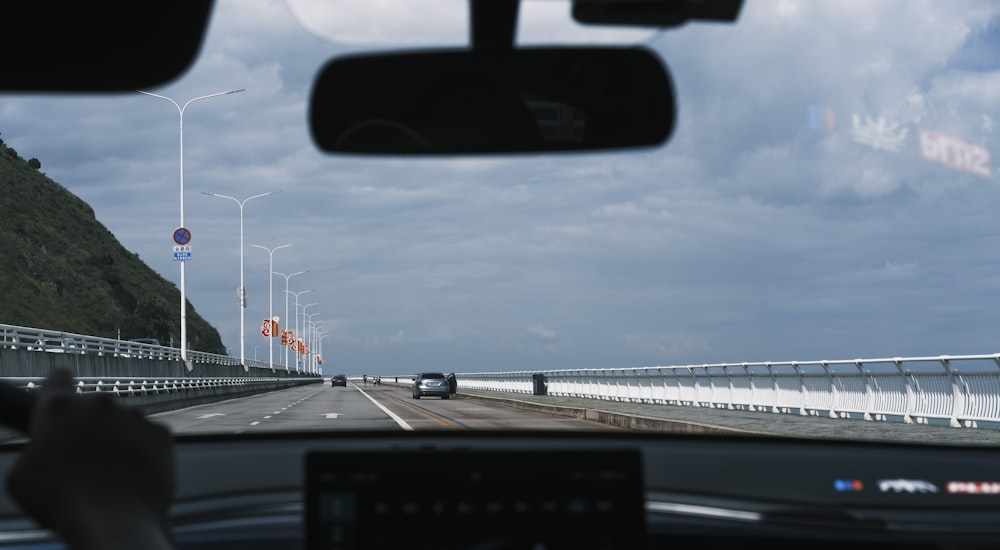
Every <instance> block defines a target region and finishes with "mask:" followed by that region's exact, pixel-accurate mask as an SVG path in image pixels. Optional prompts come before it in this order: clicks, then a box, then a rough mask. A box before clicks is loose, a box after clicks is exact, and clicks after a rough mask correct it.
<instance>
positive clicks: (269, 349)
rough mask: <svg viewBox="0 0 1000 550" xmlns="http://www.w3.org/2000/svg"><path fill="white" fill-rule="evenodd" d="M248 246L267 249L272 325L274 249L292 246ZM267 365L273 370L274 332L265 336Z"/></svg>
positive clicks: (268, 303)
mask: <svg viewBox="0 0 1000 550" xmlns="http://www.w3.org/2000/svg"><path fill="white" fill-rule="evenodd" d="M250 246H252V247H255V248H262V249H264V250H266V251H267V258H268V260H267V321H268V323H269V326H270V327H273V325H271V324H270V323H272V322H273V321H274V251H275V250H278V249H279V248H288V247H289V246H292V245H290V244H283V245H281V246H276V247H274V248H268V247H266V246H261V245H259V244H251V245H250ZM267 353H268V358H267V366H268V367H270V368H271V370H272V371H273V370H274V334H271V335H270V336H268V338H267Z"/></svg>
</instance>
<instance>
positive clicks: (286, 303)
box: [274, 269, 309, 372]
mask: <svg viewBox="0 0 1000 550" xmlns="http://www.w3.org/2000/svg"><path fill="white" fill-rule="evenodd" d="M303 273H309V270H308V269H307V270H305V271H296V272H295V273H289V274H288V275H285V274H284V273H280V272H278V271H275V272H274V274H275V275H281V276H282V277H284V278H285V322H286V323H287V322H288V280H289V279H291V278H292V277H294V276H296V275H302V274H303ZM282 347H283V348H285V372H288V370H289V368H288V345H287V342H286V345H284V346H282Z"/></svg>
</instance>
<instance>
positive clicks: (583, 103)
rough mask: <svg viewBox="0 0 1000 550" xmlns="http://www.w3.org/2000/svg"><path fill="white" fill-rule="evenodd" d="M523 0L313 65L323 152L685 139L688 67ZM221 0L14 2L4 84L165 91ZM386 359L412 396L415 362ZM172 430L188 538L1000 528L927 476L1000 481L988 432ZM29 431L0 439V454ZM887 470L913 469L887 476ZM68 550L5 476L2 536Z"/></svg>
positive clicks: (240, 540) (704, 4) (176, 533)
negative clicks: (549, 27)
mask: <svg viewBox="0 0 1000 550" xmlns="http://www.w3.org/2000/svg"><path fill="white" fill-rule="evenodd" d="M524 1H525V2H529V1H532V0H524ZM755 1H756V2H761V1H763V2H770V1H771V0H746V2H743V1H741V0H575V1H573V2H572V14H571V15H572V17H573V18H575V19H577V20H578V21H579V22H581V23H585V24H586V25H590V26H593V27H594V28H600V27H602V26H617V27H631V28H648V29H652V30H654V31H661V32H670V29H673V28H678V27H683V26H686V25H716V26H718V27H719V28H720V30H722V31H724V30H725V29H726V28H728V27H732V26H738V25H740V13H741V10H744V9H746V8H747V6H746V5H744V4H750V3H751V2H755ZM778 1H779V0H774V2H778ZM521 4H522V2H521V1H519V0H469V6H470V9H469V15H470V18H469V21H468V28H469V37H470V38H469V44H468V46H467V47H455V48H435V49H412V50H405V51H397V50H390V51H385V50H384V49H373V50H372V51H370V52H361V53H358V52H354V53H350V54H347V55H334V56H333V57H331V58H330V59H329V60H328V61H327V62H326V63H325V64H324V65H322V66H320V67H316V76H315V78H314V80H313V87H312V89H311V91H310V93H309V99H308V105H307V106H306V107H305V108H306V110H307V116H306V124H307V126H308V131H309V133H310V136H309V137H310V139H311V140H312V142H313V144H314V146H315V149H316V150H315V154H316V155H317V156H320V155H323V156H334V157H337V156H361V157H365V158H367V159H378V158H379V157H383V156H384V157H386V158H387V159H391V162H407V161H414V162H419V161H420V159H422V158H427V157H442V156H470V157H474V156H485V157H487V158H491V159H501V158H506V156H519V155H528V156H544V155H584V154H601V153H602V152H606V151H621V150H630V149H634V150H637V151H638V150H642V151H655V150H657V149H658V148H663V147H666V148H669V147H670V146H671V144H672V143H673V142H675V141H678V140H684V139H685V136H684V134H683V131H684V128H685V126H684V124H682V121H683V120H684V117H685V113H684V111H683V109H682V108H681V106H680V105H681V102H680V101H679V100H678V97H677V89H678V86H677V83H676V82H675V81H674V77H673V76H672V74H671V72H670V71H669V70H668V68H667V64H666V63H665V62H664V61H663V60H662V59H661V58H660V56H659V55H658V54H656V53H655V52H652V51H651V50H650V49H647V48H646V47H644V46H642V45H638V46H637V45H635V44H631V43H622V44H603V45H600V46H596V47H592V46H590V45H588V46H571V45H558V46H556V47H534V46H525V47H521V46H518V45H517V44H516V41H515V39H514V36H515V32H516V28H517V25H518V20H519V13H520V12H519V7H520V6H521ZM913 5H914V6H917V5H918V4H917V3H913ZM214 7H215V2H213V1H212V0H197V1H192V2H183V3H175V2H169V3H168V2H153V3H148V2H142V3H131V2H113V3H107V2H92V1H79V2H74V3H70V4H67V3H61V2H47V1H36V2H26V3H19V4H18V5H17V6H16V7H13V6H9V7H7V8H6V9H7V11H8V12H11V11H13V12H14V13H15V15H16V17H7V18H5V20H4V21H3V22H2V23H0V28H2V29H3V33H2V36H3V37H4V38H5V39H6V42H7V43H8V45H9V47H12V46H11V45H13V47H14V48H16V50H15V51H9V53H8V55H7V56H6V57H5V61H4V63H3V65H4V68H3V70H0V92H2V93H4V94H10V93H18V94H23V93H44V94H54V95H56V96H67V95H74V94H95V93H113V92H132V91H134V90H138V89H155V87H156V86H158V85H162V84H164V83H167V82H170V81H173V80H174V79H176V78H179V77H181V76H182V75H183V74H184V72H185V70H186V69H187V68H188V67H189V66H190V65H191V64H192V63H194V62H195V60H196V59H197V58H198V55H199V51H200V48H201V45H202V41H203V39H204V35H205V33H206V32H207V29H208V27H209V21H210V19H211V17H212V13H213V9H214ZM724 36H725V33H724V32H720V34H719V37H720V38H721V37H724ZM994 53H996V52H995V51H994ZM761 74H762V75H764V74H767V71H766V70H765V69H764V68H762V69H761ZM762 78H764V77H763V76H762ZM733 93H734V94H736V95H737V96H738V95H740V94H741V93H742V92H740V91H739V90H734V92H733ZM747 95H748V96H749V95H750V94H749V92H747ZM0 103H2V100H0ZM749 108H751V109H752V108H753V107H752V106H750V107H749ZM5 137H6V136H5ZM387 162H388V160H387ZM333 368H335V369H336V371H334V372H343V371H345V370H346V371H347V372H351V371H350V370H347V369H349V367H346V366H341V365H337V366H334V367H333ZM448 370H451V369H448ZM396 372H398V373H399V374H400V376H401V378H399V380H400V381H401V382H400V383H399V384H400V387H402V388H404V391H406V392H409V391H410V384H411V377H412V376H413V375H410V374H409V373H411V372H416V369H415V368H408V367H406V366H403V367H400V368H398V369H397V370H396ZM446 372H447V371H446ZM331 376H333V375H332V374H330V373H328V374H327V375H326V377H325V378H323V377H320V378H319V379H318V380H317V382H318V383H320V384H323V385H324V386H326V391H327V392H335V393H336V394H337V395H345V394H346V393H347V392H350V391H355V388H357V386H359V385H360V386H362V388H365V389H366V388H369V387H371V386H370V384H371V378H369V377H368V376H367V375H366V377H365V380H364V383H362V380H361V375H360V373H358V374H357V375H355V374H349V375H348V382H347V383H346V384H345V386H344V387H343V388H337V389H334V388H332V384H331ZM450 376H453V375H450ZM391 378H392V377H390V376H383V377H382V380H383V381H384V382H383V384H386V382H385V381H389V382H391V380H390V379H391ZM444 383H445V386H444V387H445V390H444V391H443V393H442V394H441V396H442V401H441V402H442V403H455V402H462V397H463V396H462V393H463V392H462V386H461V384H462V379H461V374H459V376H458V392H457V393H458V395H453V394H454V393H455V391H454V389H453V388H449V386H451V384H450V383H449V380H447V379H446V380H444ZM412 391H413V392H414V393H413V397H414V398H418V397H419V395H418V394H417V393H415V392H416V390H412ZM450 397H454V399H451V400H449V398H450ZM446 400H447V401H446ZM411 401H412V402H413V403H414V404H416V403H417V401H416V399H413V400H411ZM437 401H438V400H437V399H436V398H435V399H424V400H420V401H419V404H427V403H428V402H430V403H436V402H437ZM32 406H33V397H32V396H31V395H29V394H27V393H25V392H23V391H22V390H20V389H17V388H13V387H11V386H10V385H8V384H6V383H4V384H0V422H2V423H3V424H4V425H5V426H6V427H8V428H11V429H16V430H20V431H21V432H25V431H26V429H27V426H28V425H29V422H30V415H31V407H32ZM595 407H598V406H597V405H595ZM748 414H766V413H748ZM845 422H859V423H866V422H865V421H861V420H855V421H845ZM174 441H175V449H176V453H177V493H176V498H175V505H174V506H173V507H172V509H171V513H170V518H169V528H170V533H171V536H172V537H173V540H174V543H175V544H176V546H177V548H184V549H192V550H194V549H204V550H208V549H223V548H241V549H256V548H261V549H263V548H310V549H320V548H442V549H443V548H467V549H500V548H524V549H542V548H544V549H553V548H609V549H610V548H704V547H713V548H714V547H720V548H721V547H726V546H744V545H752V546H757V547H762V548H763V547H767V548H802V547H810V548H847V547H853V548H886V547H906V548H940V549H945V548H970V549H971V548H987V547H990V548H992V547H1000V542H998V541H1000V538H998V536H1000V491H983V492H980V494H955V493H950V492H945V491H943V490H939V488H943V487H946V486H947V485H948V484H949V483H951V482H955V481H956V480H974V481H976V482H983V483H992V484H993V485H992V486H1000V474H998V473H997V471H998V468H997V466H998V465H1000V449H998V448H994V447H991V446H988V445H977V444H968V445H965V444H962V445H955V444H952V445H943V444H936V443H930V442H919V441H918V442H911V443H890V442H870V441H868V442H861V441H853V440H850V439H849V438H844V439H839V440H834V439H826V438H819V437H811V436H809V435H808V434H805V435H804V436H803V437H801V438H788V437H772V436H768V435H740V436H731V435H712V434H698V433H653V432H648V431H639V430H623V431H615V432H611V431H594V432H586V433H581V432H578V431H559V430H549V431H542V432H539V431H532V430H521V429H503V430H481V431H479V430H472V431H470V430H426V431H422V430H413V431H408V430H382V429H371V430H352V431H324V430H309V431H301V432H296V431H291V432H289V431H262V432H249V431H248V432H244V433H210V434H199V433H187V434H186V433H178V434H176V435H175V436H174ZM23 445H24V441H15V442H11V443H7V444H5V445H3V446H0V471H2V472H7V471H8V470H9V469H10V467H11V465H12V464H13V462H14V461H15V460H16V459H17V457H18V456H19V454H20V452H21V451H22V449H23ZM886 480H903V482H901V483H896V484H895V485H893V484H891V483H890V484H888V485H884V487H888V489H886V488H883V489H882V490H877V489H876V488H877V487H880V484H881V483H883V482H885V481H886ZM913 480H918V481H920V480H922V481H926V482H928V483H929V484H930V485H928V486H921V485H919V484H913V483H909V482H910V481H913ZM107 482H108V483H128V480H124V479H109V480H107ZM907 483H909V484H907ZM861 486H864V487H866V488H868V489H869V490H866V491H861V490H859V488H860V487H861ZM928 487H930V489H928ZM986 493H988V494H986ZM123 521H127V519H126V518H123ZM61 547H62V546H61V543H60V541H59V539H58V537H57V536H55V535H54V534H53V533H51V532H49V531H47V530H45V529H43V528H40V527H39V526H38V525H37V524H35V523H34V522H33V521H32V519H31V518H30V517H28V516H27V515H25V514H24V512H23V511H21V510H20V509H19V508H18V507H17V505H16V504H15V503H14V502H13V501H12V500H11V499H10V498H9V497H8V496H6V495H0V548H24V549H43V548H61Z"/></svg>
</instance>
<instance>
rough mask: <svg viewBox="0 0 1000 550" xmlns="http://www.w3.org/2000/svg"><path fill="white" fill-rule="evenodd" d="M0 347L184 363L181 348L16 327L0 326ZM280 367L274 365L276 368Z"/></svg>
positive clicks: (203, 359) (192, 356)
mask: <svg viewBox="0 0 1000 550" xmlns="http://www.w3.org/2000/svg"><path fill="white" fill-rule="evenodd" d="M0 347H2V348H6V349H19V350H29V351H43V352H48V353H71V354H72V353H77V354H94V355H98V356H112V357H121V358H127V359H144V360H156V361H182V360H183V359H182V357H181V350H180V348H173V347H169V346H163V345H155V344H150V343H146V342H136V341H131V340H116V339H113V338H101V337H97V336H86V335H83V334H74V333H70V332H60V331H53V330H46V329H40V328H31V327H21V326H15V325H0ZM187 360H188V361H189V362H191V363H195V364H197V363H203V364H205V363H209V364H214V365H223V366H238V365H241V363H240V360H239V358H237V357H230V356H228V355H220V354H216V353H205V352H202V351H194V350H188V352H187ZM245 363H246V364H245V366H246V367H247V368H248V369H268V371H270V366H269V364H268V362H267V361H257V360H253V359H247V360H246V361H245ZM278 366H279V365H277V364H276V365H275V367H278ZM282 368H283V366H282Z"/></svg>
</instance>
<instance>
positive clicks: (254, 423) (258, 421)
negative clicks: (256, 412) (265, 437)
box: [250, 420, 260, 426]
mask: <svg viewBox="0 0 1000 550" xmlns="http://www.w3.org/2000/svg"><path fill="white" fill-rule="evenodd" d="M257 424H260V420H254V421H253V422H251V423H250V425H251V426H256V425H257Z"/></svg>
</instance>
